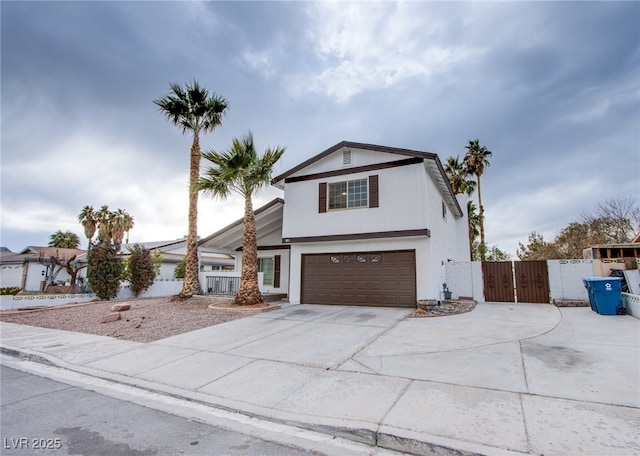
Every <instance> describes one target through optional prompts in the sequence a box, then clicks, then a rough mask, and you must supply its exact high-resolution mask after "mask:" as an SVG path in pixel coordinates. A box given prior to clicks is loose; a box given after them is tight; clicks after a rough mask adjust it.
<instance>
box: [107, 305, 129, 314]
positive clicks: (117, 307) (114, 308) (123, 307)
mask: <svg viewBox="0 0 640 456" xmlns="http://www.w3.org/2000/svg"><path fill="white" fill-rule="evenodd" d="M129 309H131V304H114V305H113V306H111V310H112V311H113V312H120V311H123V310H129Z"/></svg>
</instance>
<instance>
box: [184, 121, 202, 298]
mask: <svg viewBox="0 0 640 456" xmlns="http://www.w3.org/2000/svg"><path fill="white" fill-rule="evenodd" d="M199 177H200V138H199V137H198V132H194V133H193V144H192V145H191V164H190V174H189V231H188V233H187V256H186V265H185V273H184V283H183V284H182V292H181V293H180V295H181V296H182V297H191V296H193V295H194V294H195V295H197V294H201V291H200V279H199V278H198V273H199V269H200V268H199V267H198V192H197V191H194V190H193V186H194V185H195V183H196V181H197V180H198V178H199Z"/></svg>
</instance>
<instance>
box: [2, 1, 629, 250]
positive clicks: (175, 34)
mask: <svg viewBox="0 0 640 456" xmlns="http://www.w3.org/2000/svg"><path fill="white" fill-rule="evenodd" d="M0 8H1V9H0V13H1V18H2V23H1V26H2V27H1V30H2V37H1V38H2V49H1V50H2V53H1V58H2V62H1V71H2V74H1V77H2V78H1V84H2V86H1V88H2V98H1V108H2V119H1V120H2V140H1V141H2V143H1V146H2V150H1V152H2V156H1V165H2V166H1V168H2V171H1V173H2V174H1V186H2V187H1V191H2V195H1V204H2V206H1V218H2V226H1V238H0V245H2V246H5V247H8V248H10V249H11V250H14V251H18V250H21V249H23V248H24V247H26V246H27V245H46V244H47V243H48V241H49V236H50V235H51V234H52V233H53V232H55V231H56V230H59V229H60V230H71V231H73V232H76V233H77V234H78V235H80V236H81V238H82V239H83V246H85V245H86V241H85V240H84V235H83V234H82V233H83V232H82V228H81V226H80V225H79V223H78V221H77V216H78V214H79V212H80V210H81V209H82V207H84V206H85V205H93V206H94V207H96V208H97V207H99V206H101V205H103V204H107V205H109V207H110V208H112V209H117V208H122V209H125V210H126V211H127V212H129V213H130V214H131V215H132V216H133V217H134V219H135V228H134V229H133V231H132V232H131V237H130V240H131V241H132V242H136V241H157V240H169V239H176V238H180V237H182V236H183V235H185V234H186V233H187V191H188V151H189V147H190V141H191V139H190V138H189V137H188V136H183V135H182V134H181V132H180V130H178V129H177V128H175V127H174V126H172V125H170V124H169V123H168V122H167V121H166V120H165V119H164V118H163V116H162V115H161V114H160V113H159V112H158V111H157V108H156V106H155V105H154V104H153V102H152V100H154V99H157V98H160V97H162V96H164V95H166V94H167V93H168V91H169V83H171V82H178V83H184V82H188V81H192V80H193V79H197V80H198V81H199V82H200V83H201V85H204V86H206V87H207V88H208V89H209V90H211V91H213V92H215V93H217V94H219V95H221V96H223V97H225V98H226V99H227V100H228V101H229V110H228V112H227V114H226V116H225V117H224V120H223V123H222V125H221V126H220V127H219V128H218V129H216V130H215V131H214V132H213V133H210V134H207V135H204V136H203V137H202V138H201V144H202V146H203V149H205V150H206V149H215V150H224V149H226V148H227V147H228V146H229V145H230V143H231V140H232V139H233V138H234V137H237V136H240V135H243V134H245V133H246V132H247V131H249V130H251V131H253V133H254V137H255V140H256V143H257V145H258V148H259V150H264V149H265V148H267V147H269V146H277V145H280V146H286V147H287V152H286V153H285V155H284V157H283V159H282V160H281V163H280V164H279V165H278V166H277V168H276V170H275V171H276V174H279V173H281V172H284V171H286V170H287V169H289V168H291V167H293V166H295V165H297V164H298V163H300V162H301V161H303V160H305V159H307V158H309V157H311V156H313V155H316V154H318V153H320V152H322V151H323V150H325V149H326V148H328V147H330V146H332V145H334V144H336V143H338V142H339V141H342V140H349V141H358V142H366V143H372V144H378V145H384V146H394V147H402V148H409V149H416V150H421V151H428V152H435V153H437V154H439V155H440V158H441V159H442V161H445V160H446V158H447V157H449V156H456V155H460V156H462V155H464V152H465V148H464V146H465V145H466V144H467V141H468V140H469V139H475V138H478V139H480V142H481V143H482V144H483V145H485V146H486V147H487V148H489V149H490V150H491V151H493V157H492V158H491V166H490V167H489V168H488V169H487V170H486V172H485V174H484V176H483V180H482V185H483V186H482V190H483V203H484V205H485V210H486V220H487V221H486V232H487V242H488V243H489V244H491V245H497V246H498V247H500V248H502V249H503V250H506V251H510V252H515V249H516V247H517V244H518V241H526V239H527V236H528V234H529V233H530V232H531V231H533V230H536V231H538V232H541V233H543V234H544V235H545V238H548V239H550V238H553V236H555V235H556V234H557V233H558V231H559V230H560V229H562V228H563V227H565V226H566V225H567V224H568V223H569V222H572V221H579V220H580V215H581V214H582V213H584V211H586V210H588V209H590V208H592V207H593V206H594V205H595V204H596V203H597V202H599V201H603V200H605V199H607V198H611V197H617V196H621V195H626V196H635V197H636V198H637V197H638V195H640V178H639V176H640V31H639V28H638V24H639V23H640V3H639V2H620V3H616V2H584V3H581V2H533V3H523V2H496V3H493V2H492V3H488V2H472V3H464V2H442V3H440V2H386V1H383V2H375V3H373V2H349V3H342V2H340V3H338V2H294V1H291V2H287V1H280V2H217V1H213V2H198V1H190V2H167V1H163V2H151V1H149V2H146V1H144V2H143V1H138V2H129V1H118V2H110V1H101V2H90V1H72V2H57V1H52V2H32V1H16V2H14V1H2V3H1V5H0ZM205 166H206V164H204V163H203V168H204V167H205ZM276 196H280V193H279V192H278V191H277V190H276V189H268V190H265V191H263V192H262V193H260V194H259V195H258V197H257V198H256V201H255V205H256V207H257V206H259V205H261V204H263V203H265V202H267V201H269V200H271V199H272V198H274V197H276ZM242 209H243V208H242V204H241V203H240V201H239V200H238V199H235V198H232V199H229V200H227V201H218V200H212V199H210V198H207V197H203V196H201V198H200V204H199V210H200V215H199V234H200V235H201V236H207V235H209V234H211V233H213V232H214V231H216V230H218V229H220V228H222V227H224V226H225V225H227V224H228V223H230V222H232V221H234V220H236V219H238V218H240V217H241V216H242Z"/></svg>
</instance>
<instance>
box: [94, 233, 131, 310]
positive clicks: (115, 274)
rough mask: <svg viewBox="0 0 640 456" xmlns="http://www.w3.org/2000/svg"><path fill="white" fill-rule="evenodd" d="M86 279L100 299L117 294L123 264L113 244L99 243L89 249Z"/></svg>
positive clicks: (113, 296)
mask: <svg viewBox="0 0 640 456" xmlns="http://www.w3.org/2000/svg"><path fill="white" fill-rule="evenodd" d="M87 260H88V263H89V266H88V267H87V279H89V284H90V285H91V289H92V290H93V292H94V293H95V294H96V296H98V297H99V298H100V299H106V300H109V299H112V298H115V297H116V296H118V291H120V280H121V277H122V271H123V269H124V265H123V264H122V260H121V259H120V258H119V257H118V255H117V252H116V249H115V247H114V246H113V245H110V244H106V243H101V244H98V245H96V246H95V247H93V248H92V249H91V250H89V253H88V254H87Z"/></svg>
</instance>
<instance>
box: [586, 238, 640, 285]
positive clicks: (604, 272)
mask: <svg viewBox="0 0 640 456" xmlns="http://www.w3.org/2000/svg"><path fill="white" fill-rule="evenodd" d="M582 257H583V258H584V259H585V260H593V273H594V275H595V276H603V277H606V276H608V275H609V274H610V273H611V270H612V269H621V270H625V269H638V267H639V264H638V263H639V260H640V235H638V236H636V238H635V239H634V240H633V241H631V242H628V243H626V244H599V245H592V246H591V247H589V248H587V249H584V250H583V251H582Z"/></svg>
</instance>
